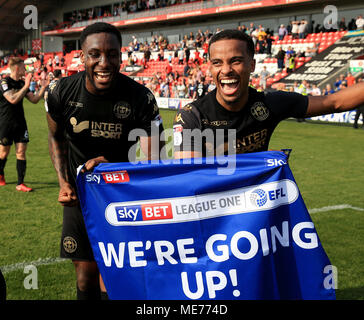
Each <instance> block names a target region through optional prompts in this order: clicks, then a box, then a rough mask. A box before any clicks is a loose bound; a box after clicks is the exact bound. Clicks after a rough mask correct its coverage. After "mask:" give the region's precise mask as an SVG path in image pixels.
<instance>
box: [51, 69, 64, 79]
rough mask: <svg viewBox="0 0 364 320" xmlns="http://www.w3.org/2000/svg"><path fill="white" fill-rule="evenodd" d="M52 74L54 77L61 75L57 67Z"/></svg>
mask: <svg viewBox="0 0 364 320" xmlns="http://www.w3.org/2000/svg"><path fill="white" fill-rule="evenodd" d="M53 75H54V77H55V78H58V77H60V76H61V75H62V71H61V70H59V69H56V70H54V71H53Z"/></svg>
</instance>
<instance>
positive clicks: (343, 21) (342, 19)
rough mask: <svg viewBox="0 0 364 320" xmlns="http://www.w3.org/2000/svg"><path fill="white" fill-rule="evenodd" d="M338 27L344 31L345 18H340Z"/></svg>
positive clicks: (345, 27) (345, 28)
mask: <svg viewBox="0 0 364 320" xmlns="http://www.w3.org/2000/svg"><path fill="white" fill-rule="evenodd" d="M338 27H339V30H340V31H345V30H347V29H348V28H347V26H346V22H345V18H344V17H343V18H341V20H340V22H339V25H338Z"/></svg>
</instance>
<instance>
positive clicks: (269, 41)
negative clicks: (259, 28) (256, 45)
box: [265, 32, 274, 56]
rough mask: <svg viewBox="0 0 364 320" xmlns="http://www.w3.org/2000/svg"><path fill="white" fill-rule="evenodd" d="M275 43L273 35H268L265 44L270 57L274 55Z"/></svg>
mask: <svg viewBox="0 0 364 320" xmlns="http://www.w3.org/2000/svg"><path fill="white" fill-rule="evenodd" d="M273 41H274V39H273V38H272V34H271V33H270V32H269V33H267V38H266V39H265V43H266V48H265V50H266V52H267V54H268V55H269V56H270V55H271V54H272V44H273Z"/></svg>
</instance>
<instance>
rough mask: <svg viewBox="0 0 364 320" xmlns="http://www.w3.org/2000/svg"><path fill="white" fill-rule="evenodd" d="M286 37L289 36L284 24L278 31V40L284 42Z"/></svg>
mask: <svg viewBox="0 0 364 320" xmlns="http://www.w3.org/2000/svg"><path fill="white" fill-rule="evenodd" d="M286 35H288V31H287V28H286V27H285V26H284V24H281V26H280V27H279V29H278V40H283V39H284V37H285V36H286Z"/></svg>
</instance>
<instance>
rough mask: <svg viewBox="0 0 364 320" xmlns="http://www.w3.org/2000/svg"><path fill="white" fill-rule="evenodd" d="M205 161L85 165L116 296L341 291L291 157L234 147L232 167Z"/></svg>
mask: <svg viewBox="0 0 364 320" xmlns="http://www.w3.org/2000/svg"><path fill="white" fill-rule="evenodd" d="M207 159H208V160H206V159H205V160H204V161H202V160H201V159H195V160H191V161H192V163H183V161H181V162H180V163H172V161H171V163H169V164H166V163H149V164H137V165H135V164H131V163H114V164H101V165H99V166H97V167H96V168H95V169H94V171H93V172H88V173H79V175H78V177H77V185H78V193H79V198H80V203H81V207H82V212H83V215H84V220H85V223H86V228H87V232H88V235H89V239H90V242H91V245H92V248H93V252H94V255H95V260H96V262H97V264H98V266H99V269H100V273H101V275H102V278H103V280H104V283H105V286H106V289H107V292H108V295H109V298H110V299H128V300H138V299H143V300H144V299H152V300H159V299H162V300H171V299H172V300H176V299H178V300H183V299H204V300H206V299H219V300H220V299H225V300H232V299H335V290H334V286H333V285H332V284H333V283H332V279H330V276H332V275H330V274H328V273H326V271H325V270H330V266H331V265H330V261H329V259H328V257H327V255H326V253H325V251H324V249H323V247H322V246H321V243H320V240H319V237H318V235H317V233H316V230H315V227H314V224H313V223H312V221H311V218H310V216H309V213H308V211H307V209H306V207H305V204H304V202H303V199H302V197H301V195H300V192H299V189H298V187H297V185H296V182H295V180H294V177H293V175H292V172H291V170H290V168H289V165H288V159H287V156H286V155H285V154H284V153H283V152H280V151H269V152H260V153H251V154H245V155H237V156H236V157H234V158H231V159H232V160H231V161H234V162H233V169H234V170H231V168H232V166H231V164H232V162H230V163H229V165H230V171H229V173H233V174H223V172H222V171H221V167H222V165H221V163H222V162H221V161H219V158H207ZM211 159H212V161H211ZM234 159H235V160H234ZM173 162H175V161H173ZM201 162H202V163H201ZM219 169H220V171H219ZM331 278H332V277H331Z"/></svg>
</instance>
